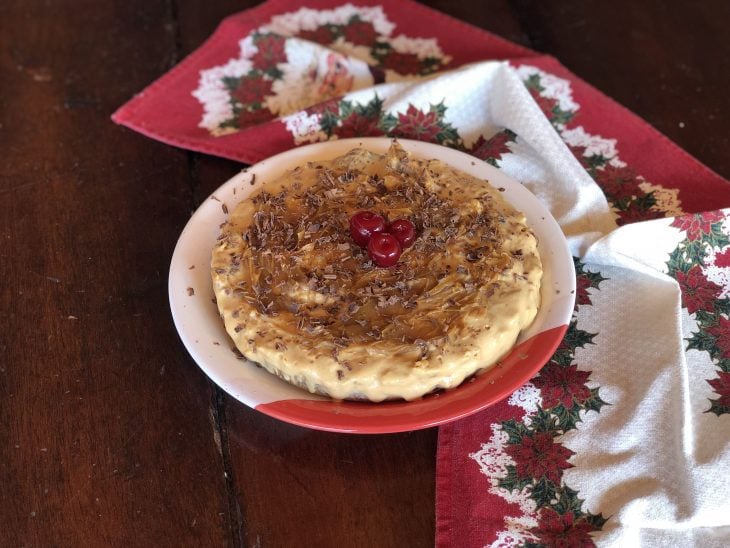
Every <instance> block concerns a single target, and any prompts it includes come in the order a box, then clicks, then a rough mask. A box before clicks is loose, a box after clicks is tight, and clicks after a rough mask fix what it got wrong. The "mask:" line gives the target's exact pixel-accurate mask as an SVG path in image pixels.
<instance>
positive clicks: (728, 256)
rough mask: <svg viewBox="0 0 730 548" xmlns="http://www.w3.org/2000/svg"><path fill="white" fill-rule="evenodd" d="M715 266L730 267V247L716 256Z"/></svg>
mask: <svg viewBox="0 0 730 548" xmlns="http://www.w3.org/2000/svg"><path fill="white" fill-rule="evenodd" d="M715 266H719V267H721V268H724V267H727V266H730V247H728V248H727V249H725V250H724V251H721V252H720V253H718V254H717V255H715Z"/></svg>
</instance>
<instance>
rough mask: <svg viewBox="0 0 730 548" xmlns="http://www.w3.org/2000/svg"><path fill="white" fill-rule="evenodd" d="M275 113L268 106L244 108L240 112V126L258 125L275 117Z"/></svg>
mask: <svg viewBox="0 0 730 548" xmlns="http://www.w3.org/2000/svg"><path fill="white" fill-rule="evenodd" d="M273 118H274V115H273V114H272V113H271V111H270V110H269V109H267V108H255V109H252V110H247V109H243V110H242V111H241V112H240V113H239V114H238V127H240V128H243V127H246V126H256V125H258V124H262V123H264V122H268V121H269V120H271V119H273Z"/></svg>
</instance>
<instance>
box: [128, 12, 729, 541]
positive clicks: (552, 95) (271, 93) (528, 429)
mask: <svg viewBox="0 0 730 548" xmlns="http://www.w3.org/2000/svg"><path fill="white" fill-rule="evenodd" d="M113 119H114V120H115V121H116V122H118V123H120V124H124V125H126V126H128V127H130V128H132V129H135V130H137V131H140V132H142V133H144V134H145V135H148V136H150V137H152V138H154V139H158V140H161V141H164V142H166V143H170V144H172V145H176V146H180V147H183V148H186V149H191V150H197V151H201V152H206V153H210V154H214V155H218V156H224V157H227V158H233V159H237V160H240V161H243V162H247V163H252V162H256V161H258V160H261V159H263V158H265V157H268V156H270V155H272V154H274V153H277V152H281V151H283V150H286V149H289V148H291V147H294V146H297V145H301V144H304V143H310V142H316V141H321V140H327V139H336V138H343V137H355V136H374V135H391V136H400V137H408V138H413V139H420V140H425V141H430V142H435V143H439V144H443V145H445V146H450V147H454V148H457V149H460V150H463V151H466V152H469V153H471V154H473V155H474V156H476V157H478V158H481V159H483V160H485V161H488V162H489V163H491V164H493V165H496V166H497V167H499V168H500V169H502V170H504V171H505V172H506V173H507V174H509V175H511V176H512V177H514V178H516V179H517V180H519V181H521V182H523V183H524V184H525V185H526V186H527V187H528V188H530V190H531V191H533V193H535V194H536V195H537V196H538V197H539V198H540V199H541V200H542V201H543V202H544V203H545V204H547V205H548V206H549V208H550V210H551V211H552V213H553V215H554V216H555V218H556V219H557V220H558V221H559V222H560V224H561V226H562V227H563V230H564V232H565V233H566V235H567V236H568V238H569V241H570V243H571V249H572V250H573V253H574V254H575V255H576V259H575V261H576V270H577V273H578V280H577V282H578V294H577V303H576V311H575V315H574V318H573V321H572V323H571V326H570V329H569V331H568V334H567V336H566V339H565V341H564V342H563V344H562V345H561V346H560V348H559V349H558V351H557V352H556V353H555V355H554V356H553V358H552V359H551V361H550V362H549V363H548V364H547V365H546V366H545V368H544V369H543V370H542V371H541V372H540V373H539V375H538V376H536V377H535V378H534V379H533V380H532V381H531V382H530V383H528V384H527V385H526V386H524V387H523V388H521V389H519V390H518V391H517V392H516V393H514V394H513V395H512V396H511V397H510V398H508V400H506V401H504V402H502V403H500V404H499V405H496V406H494V407H492V408H489V409H487V410H486V411H483V412H481V413H478V414H476V415H473V416H471V417H468V418H466V419H462V420H460V421H458V422H455V423H451V424H449V425H446V426H443V427H441V428H440V431H439V446H438V461H437V478H436V480H437V501H436V511H437V516H436V517H437V532H436V534H437V544H438V545H440V546H520V545H528V546H541V545H544V546H555V545H557V546H584V545H585V546H590V545H593V544H596V545H601V546H629V545H646V546H654V545H663V544H670V543H671V544H673V545H677V546H727V545H728V544H730V502H729V501H728V499H727V497H726V496H725V494H726V493H727V492H728V491H730V474H729V473H728V471H730V319H728V316H729V315H730V297H729V296H728V295H729V294H730V219H729V217H730V210H728V211H726V210H722V209H717V208H718V207H729V206H730V185H728V182H727V181H725V180H724V179H723V178H721V177H720V176H719V175H717V174H715V173H713V172H712V171H711V170H709V169H708V168H706V167H705V166H703V165H701V164H700V163H698V162H697V161H696V160H694V159H693V158H692V157H690V156H689V155H687V154H686V153H685V152H684V151H682V150H681V149H679V148H678V147H677V146H676V145H674V144H673V143H671V142H670V141H669V140H667V139H666V138H665V137H664V136H662V135H661V134H659V133H658V132H656V131H655V130H654V129H653V128H651V127H650V126H649V125H647V124H646V123H645V122H643V121H642V120H640V119H639V118H637V117H636V116H634V115H633V114H631V113H630V112H628V111H627V110H626V109H624V108H622V107H621V106H619V105H617V104H616V103H614V102H613V101H611V99H609V98H607V97H605V96H604V95H602V94H601V93H599V92H598V91H596V90H595V89H593V88H591V87H590V86H588V85H587V84H586V83H585V82H583V81H581V80H580V79H578V78H577V77H576V76H574V75H573V74H571V73H569V72H568V71H567V70H566V69H565V68H564V67H562V66H561V65H560V64H559V63H558V62H557V61H556V60H555V59H553V58H551V57H549V56H546V55H541V54H538V53H536V52H533V51H531V50H528V49H526V48H523V47H521V46H518V45H515V44H512V43H509V42H507V41H505V40H503V39H501V38H498V37H496V36H493V35H491V34H489V33H486V32H484V31H481V30H479V29H476V28H474V27H471V26H469V25H467V24H465V23H462V22H460V21H457V20H454V19H451V18H449V17H446V16H444V15H443V14H440V13H438V12H435V11H433V10H430V9H428V8H425V7H423V6H421V5H419V4H417V3H415V2H411V1H409V0H401V1H384V2H371V1H356V2H353V3H348V4H340V3H338V2H333V1H327V0H316V1H313V2H309V3H308V7H307V8H302V7H300V6H299V5H298V4H297V3H295V2H289V1H287V0H273V1H269V2H265V3H264V4H261V5H260V6H258V7H256V8H254V9H252V10H248V11H246V12H243V13H240V14H237V15H234V16H232V17H229V18H227V19H226V20H224V21H223V23H222V24H221V26H220V27H219V28H218V29H217V30H216V32H215V33H214V34H213V36H212V37H211V38H210V39H209V40H208V41H207V42H206V43H205V44H204V45H203V46H201V48H200V49H198V50H197V51H196V52H194V53H193V54H192V55H191V56H190V57H188V58H187V59H185V60H184V61H183V62H182V63H181V64H180V65H178V66H177V67H175V68H174V69H173V70H172V71H170V72H169V73H168V74H166V75H164V76H163V77H162V78H160V79H159V80H158V81H157V82H155V83H153V84H152V85H151V86H149V87H148V88H147V89H145V90H144V91H143V92H141V93H140V94H139V95H137V96H136V97H134V98H133V99H132V100H131V101H130V102H129V103H127V104H126V105H124V106H123V107H122V108H120V109H119V110H118V111H117V112H116V113H115V114H114V117H113ZM619 226H620V228H619Z"/></svg>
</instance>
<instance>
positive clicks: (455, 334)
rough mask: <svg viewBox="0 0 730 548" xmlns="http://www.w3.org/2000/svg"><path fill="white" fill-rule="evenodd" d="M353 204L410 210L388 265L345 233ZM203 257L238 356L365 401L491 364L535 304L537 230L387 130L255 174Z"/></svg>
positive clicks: (402, 213)
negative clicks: (379, 138) (365, 145)
mask: <svg viewBox="0 0 730 548" xmlns="http://www.w3.org/2000/svg"><path fill="white" fill-rule="evenodd" d="M360 210H371V211H375V212H377V213H379V214H381V215H383V216H384V217H385V218H386V219H389V220H395V219H399V218H400V219H410V220H411V221H412V222H413V223H414V224H415V226H416V230H417V235H418V236H417V239H416V242H415V243H414V244H413V246H412V247H410V248H408V249H406V250H405V251H404V253H403V255H402V256H401V258H400V261H399V262H398V264H397V265H395V266H393V267H390V268H381V267H377V266H375V265H374V264H373V262H372V261H371V260H369V258H368V256H367V253H366V252H365V251H364V250H363V249H361V248H360V247H358V246H357V245H356V244H355V243H354V242H353V241H352V239H351V237H350V233H349V228H348V227H349V220H350V217H351V216H352V215H353V214H355V213H356V212H357V211H360ZM211 268H212V277H213V287H214V291H215V294H216V299H217V303H218V308H219V310H220V313H221V316H222V318H223V321H224V323H225V326H226V331H227V332H228V334H229V335H230V336H231V338H232V339H233V341H234V343H235V345H236V347H237V348H238V349H239V350H240V351H241V353H242V354H243V355H244V356H246V357H247V358H248V359H250V360H252V361H254V362H257V363H259V364H261V365H262V366H263V367H265V368H266V369H267V370H269V371H270V372H272V373H274V374H276V375H278V376H280V377H281V378H283V379H285V380H287V381H289V382H291V383H294V384H296V385H299V386H301V387H304V388H306V389H308V390H309V391H311V392H313V393H319V394H325V395H329V396H331V397H333V398H336V399H366V400H371V401H382V400H386V399H396V398H404V399H406V400H412V399H415V398H418V397H420V396H422V395H424V394H427V393H429V392H432V391H434V390H436V389H439V388H451V387H455V386H457V385H459V384H460V383H461V382H463V381H464V379H465V378H467V377H469V376H470V375H472V374H474V373H475V372H477V371H479V370H481V369H484V368H487V367H489V366H491V365H493V364H494V363H495V362H497V361H498V360H499V359H500V358H501V357H502V356H504V355H505V354H506V353H507V352H508V351H509V349H510V348H511V347H512V346H513V345H514V343H515V340H516V339H517V336H518V335H519V332H520V331H521V330H522V329H524V328H525V327H527V326H528V325H529V324H530V323H532V321H533V319H534V318H535V315H536V314H537V307H538V306H539V301H540V280H541V277H542V266H541V262H540V257H539V255H538V253H537V241H536V239H535V236H534V234H533V233H532V230H531V229H530V228H529V227H528V226H527V225H526V223H525V218H524V215H523V214H521V213H519V212H517V211H515V210H514V208H512V206H510V205H509V204H508V203H507V202H506V201H505V200H504V199H503V198H502V196H501V194H500V192H499V190H498V189H495V188H493V187H492V186H491V185H489V184H488V183H487V182H485V181H481V180H478V179H476V178H474V177H472V176H470V175H468V174H466V173H463V172H461V171H458V170H456V169H453V168H451V167H449V166H448V165H445V164H444V163H442V162H439V161H436V160H420V159H416V158H412V157H410V156H409V155H408V154H407V153H406V152H405V151H404V150H403V149H402V148H401V147H400V145H398V144H397V143H394V144H393V146H392V147H391V148H390V150H389V151H388V152H387V153H386V154H385V155H379V154H375V153H372V152H369V151H366V150H363V149H355V150H352V151H351V152H349V153H348V154H346V155H344V156H341V157H340V158H337V159H335V160H332V161H328V162H318V163H310V164H308V165H306V166H301V167H298V168H296V169H295V170H293V171H290V172H288V173H286V174H285V175H283V176H282V177H281V178H279V179H277V180H275V181H272V182H269V183H267V184H265V185H263V186H262V188H261V189H260V190H259V191H258V192H257V193H256V194H254V195H253V196H252V197H250V198H249V199H247V200H245V201H243V202H241V203H240V204H239V205H238V206H236V208H235V209H234V210H233V211H232V213H231V215H230V218H229V220H228V221H227V222H226V223H225V224H224V225H223V227H222V229H221V235H220V237H219V239H218V243H217V245H216V246H215V247H214V249H213V256H212V263H211Z"/></svg>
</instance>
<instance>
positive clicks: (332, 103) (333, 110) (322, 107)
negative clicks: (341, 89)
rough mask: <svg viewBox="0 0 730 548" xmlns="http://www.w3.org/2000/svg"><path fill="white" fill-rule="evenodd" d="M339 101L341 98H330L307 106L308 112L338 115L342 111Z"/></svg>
mask: <svg viewBox="0 0 730 548" xmlns="http://www.w3.org/2000/svg"><path fill="white" fill-rule="evenodd" d="M339 103H340V101H339V99H328V100H327V101H322V102H321V103H317V104H316V105H312V106H311V107H307V109H306V112H307V114H321V115H325V114H334V115H337V114H339V112H340V106H339Z"/></svg>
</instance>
